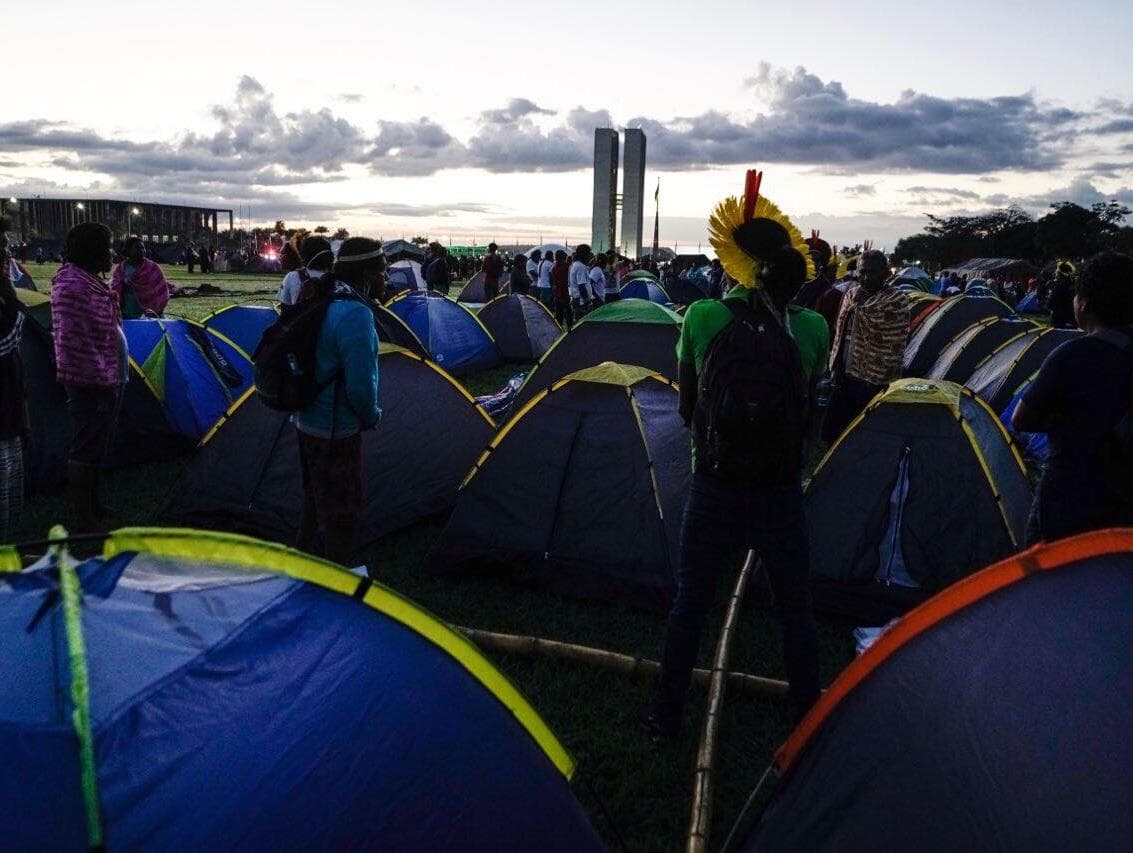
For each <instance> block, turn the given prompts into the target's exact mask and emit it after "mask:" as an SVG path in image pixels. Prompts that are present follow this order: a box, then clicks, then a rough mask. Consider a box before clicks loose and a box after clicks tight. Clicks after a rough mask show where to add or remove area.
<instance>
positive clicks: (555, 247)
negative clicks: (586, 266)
mask: <svg viewBox="0 0 1133 853" xmlns="http://www.w3.org/2000/svg"><path fill="white" fill-rule="evenodd" d="M536 249H538V250H539V253H540V254H541V255H542V258H543V259H546V257H547V252H550V253H551V254H552V255H554V254H555V252H558V251H563V252H566V253H567V254H568V255H569V254H570V249H568V248H567V247H566V246H564V245H563V244H562V243H542V244H540V245H538V246H532V247H531V248H530V249H525V250H524V251H523V254H524V256H525V257H527V258H530V257H531V253H532V252H534V251H535V250H536Z"/></svg>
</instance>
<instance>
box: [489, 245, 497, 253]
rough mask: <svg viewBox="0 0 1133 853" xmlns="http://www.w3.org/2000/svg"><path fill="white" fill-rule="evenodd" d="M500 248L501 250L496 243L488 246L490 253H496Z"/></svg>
mask: <svg viewBox="0 0 1133 853" xmlns="http://www.w3.org/2000/svg"><path fill="white" fill-rule="evenodd" d="M498 248H499V246H497V245H496V244H495V243H489V244H488V251H489V252H494V251H496V249H498Z"/></svg>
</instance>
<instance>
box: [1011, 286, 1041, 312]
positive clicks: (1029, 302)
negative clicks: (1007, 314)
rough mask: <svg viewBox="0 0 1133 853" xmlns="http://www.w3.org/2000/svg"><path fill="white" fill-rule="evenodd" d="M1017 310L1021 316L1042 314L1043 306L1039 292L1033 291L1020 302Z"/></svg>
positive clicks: (1016, 307)
mask: <svg viewBox="0 0 1133 853" xmlns="http://www.w3.org/2000/svg"><path fill="white" fill-rule="evenodd" d="M1015 310H1016V311H1018V312H1019V313H1020V314H1039V313H1041V312H1042V310H1043V309H1042V305H1041V304H1040V303H1039V292H1038V290H1037V289H1036V290H1032V291H1031V292H1030V293H1028V294H1027V295H1026V296H1024V297H1023V298H1022V299H1020V300H1019V302H1018V304H1017V305H1016V306H1015Z"/></svg>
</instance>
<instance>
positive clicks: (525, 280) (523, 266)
mask: <svg viewBox="0 0 1133 853" xmlns="http://www.w3.org/2000/svg"><path fill="white" fill-rule="evenodd" d="M510 284H511V292H512V293H523V294H526V293H527V292H528V291H529V290H530V289H531V277H530V276H529V275H528V273H527V256H526V255H524V254H523V253H522V252H520V253H519V254H518V255H516V256H515V258H513V259H512V262H511V278H510Z"/></svg>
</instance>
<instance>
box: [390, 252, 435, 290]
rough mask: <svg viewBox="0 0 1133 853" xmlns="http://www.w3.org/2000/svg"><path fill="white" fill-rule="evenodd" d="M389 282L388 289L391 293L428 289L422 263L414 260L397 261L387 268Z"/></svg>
mask: <svg viewBox="0 0 1133 853" xmlns="http://www.w3.org/2000/svg"><path fill="white" fill-rule="evenodd" d="M386 278H387V279H388V282H389V283H388V284H387V285H386V289H387V290H388V291H389V292H390V293H394V294H396V293H402V292H404V291H406V290H427V289H428V285H426V284H425V276H424V273H422V272H421V264H420V263H419V262H417V261H414V260H404V261H395V262H394V263H392V264H390V265H389V268H388V269H387V270H386Z"/></svg>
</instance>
